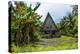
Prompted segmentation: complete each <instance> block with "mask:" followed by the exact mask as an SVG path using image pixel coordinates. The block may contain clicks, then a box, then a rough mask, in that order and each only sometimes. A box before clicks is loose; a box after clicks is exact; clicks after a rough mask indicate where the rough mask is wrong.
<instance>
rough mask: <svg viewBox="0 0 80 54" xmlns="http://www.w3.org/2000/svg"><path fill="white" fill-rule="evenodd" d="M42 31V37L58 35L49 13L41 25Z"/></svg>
mask: <svg viewBox="0 0 80 54" xmlns="http://www.w3.org/2000/svg"><path fill="white" fill-rule="evenodd" d="M42 32H43V34H44V37H49V38H52V37H60V35H59V30H58V28H57V26H56V24H55V22H54V21H53V19H52V17H51V16H50V14H49V13H48V14H47V17H46V19H45V21H44V23H43V25H42Z"/></svg>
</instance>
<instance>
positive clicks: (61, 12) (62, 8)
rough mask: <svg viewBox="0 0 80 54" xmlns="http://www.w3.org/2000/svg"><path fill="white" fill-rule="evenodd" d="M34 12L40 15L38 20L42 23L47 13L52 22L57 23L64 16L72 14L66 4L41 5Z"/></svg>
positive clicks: (69, 6)
mask: <svg viewBox="0 0 80 54" xmlns="http://www.w3.org/2000/svg"><path fill="white" fill-rule="evenodd" d="M36 12H37V13H38V14H40V15H42V18H41V19H40V20H41V21H43V22H44V20H45V18H46V16H47V13H48V12H49V13H50V15H51V17H52V18H53V20H54V22H55V23H59V22H60V20H61V19H62V18H63V17H64V16H67V14H68V13H71V12H72V8H71V5H67V4H53V3H41V5H40V7H39V8H38V9H37V11H36Z"/></svg>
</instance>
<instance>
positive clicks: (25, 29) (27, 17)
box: [11, 2, 41, 45]
mask: <svg viewBox="0 0 80 54" xmlns="http://www.w3.org/2000/svg"><path fill="white" fill-rule="evenodd" d="M15 5H16V7H14V8H12V9H11V33H12V34H14V35H13V36H14V37H15V39H16V40H15V41H16V43H17V45H19V44H20V43H21V44H25V43H30V42H32V41H35V40H37V39H38V37H39V34H38V27H39V26H40V20H39V19H40V18H41V16H39V15H38V14H37V13H35V11H36V10H37V8H38V7H39V6H40V3H37V4H36V6H35V8H34V9H32V4H30V6H29V7H28V6H27V5H26V4H25V3H24V2H15ZM36 33H37V34H36Z"/></svg>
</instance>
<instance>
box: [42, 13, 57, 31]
mask: <svg viewBox="0 0 80 54" xmlns="http://www.w3.org/2000/svg"><path fill="white" fill-rule="evenodd" d="M48 17H49V18H51V20H52V22H53V25H54V26H55V28H56V29H58V28H57V26H56V24H55V22H54V20H53V19H52V17H51V15H50V14H49V12H48V14H47V16H46V19H45V21H44V23H43V27H44V25H45V23H46V21H47V19H48Z"/></svg>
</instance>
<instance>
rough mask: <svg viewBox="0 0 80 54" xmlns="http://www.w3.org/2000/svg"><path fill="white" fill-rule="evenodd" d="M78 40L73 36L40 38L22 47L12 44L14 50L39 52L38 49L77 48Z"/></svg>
mask: <svg viewBox="0 0 80 54" xmlns="http://www.w3.org/2000/svg"><path fill="white" fill-rule="evenodd" d="M77 48H78V41H77V39H76V38H72V37H68V36H65V37H61V38H52V39H40V41H39V42H36V43H35V44H28V45H24V46H22V47H18V46H15V45H14V44H12V49H11V50H12V51H13V52H37V51H53V50H70V49H77Z"/></svg>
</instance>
